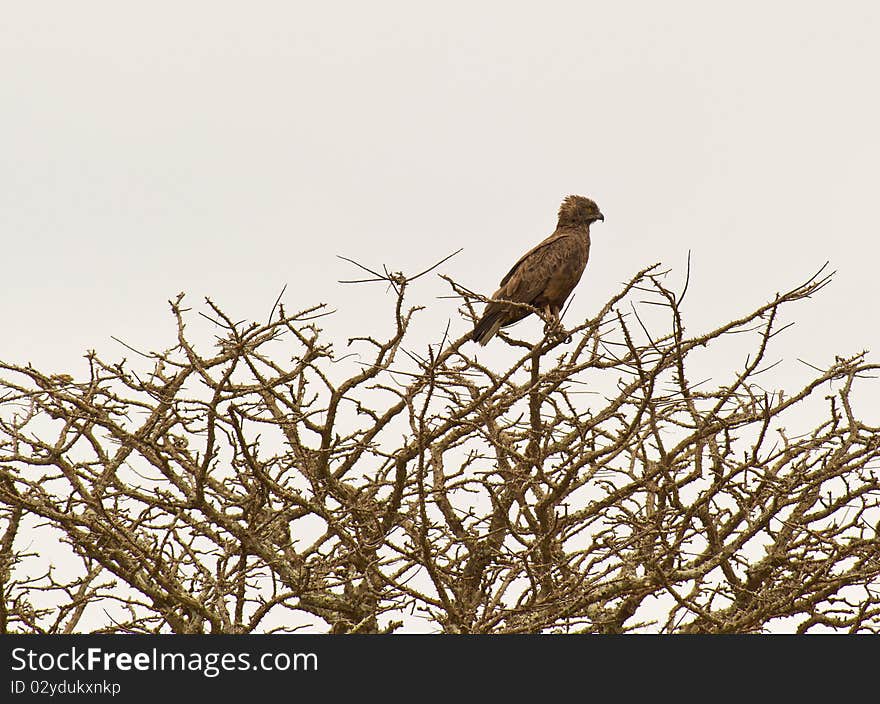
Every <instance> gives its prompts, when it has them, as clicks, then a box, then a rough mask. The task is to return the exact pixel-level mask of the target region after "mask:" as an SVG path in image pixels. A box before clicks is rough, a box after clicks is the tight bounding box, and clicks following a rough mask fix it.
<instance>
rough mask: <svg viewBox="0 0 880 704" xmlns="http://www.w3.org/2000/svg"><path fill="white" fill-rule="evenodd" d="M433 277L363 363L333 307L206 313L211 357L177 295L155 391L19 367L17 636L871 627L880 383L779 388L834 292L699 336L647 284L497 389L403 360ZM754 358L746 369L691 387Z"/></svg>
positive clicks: (11, 413) (12, 416) (9, 530)
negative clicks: (864, 412) (774, 350)
mask: <svg viewBox="0 0 880 704" xmlns="http://www.w3.org/2000/svg"><path fill="white" fill-rule="evenodd" d="M422 273H423V274H424V273H426V272H422ZM416 278H418V277H417V276H414V277H406V276H404V275H402V274H395V273H388V272H385V273H381V274H375V276H374V275H373V273H372V272H371V276H370V279H368V280H380V281H382V282H383V283H385V284H386V285H388V286H390V288H391V289H392V290H393V293H394V305H393V312H392V316H393V327H394V330H393V333H392V334H391V335H390V336H389V337H387V339H374V338H373V337H355V338H353V339H352V340H349V341H348V342H349V346H350V347H347V348H346V349H345V350H344V351H343V352H340V351H337V347H336V346H335V345H334V344H332V343H331V342H330V341H328V340H326V339H325V338H324V337H323V335H322V330H321V329H320V327H319V324H320V323H321V318H322V316H325V315H327V314H328V313H329V311H328V310H327V309H326V308H325V307H324V306H321V305H317V306H314V307H311V308H306V309H304V310H300V311H297V312H295V313H292V314H291V313H288V312H287V311H286V310H285V309H284V307H283V306H277V309H273V315H272V316H270V322H269V323H267V324H256V323H255V324H242V323H237V322H235V321H233V320H232V319H231V318H230V317H228V316H227V315H226V314H225V313H224V312H223V311H222V310H221V309H220V307H219V306H217V305H215V304H214V303H212V302H211V301H208V302H207V307H208V309H209V313H208V314H207V317H209V318H210V319H211V320H212V321H213V324H214V325H215V326H216V331H217V335H218V337H217V344H216V348H215V349H212V350H205V349H202V348H199V346H198V345H196V344H195V343H194V342H193V341H192V340H191V339H190V337H189V336H188V332H187V321H188V320H191V314H190V312H189V311H188V310H187V309H186V308H184V307H183V296H182V295H181V296H179V297H178V298H177V299H176V300H174V301H173V302H172V303H171V310H172V313H173V315H174V319H175V320H176V327H177V339H176V341H175V342H174V344H173V345H172V346H171V347H170V348H169V349H167V350H165V351H163V352H158V353H143V355H142V356H141V353H138V356H136V357H135V360H136V362H135V364H129V363H128V362H125V361H123V362H119V363H109V362H105V361H103V360H102V359H99V358H98V356H96V355H95V354H90V355H89V356H88V362H89V369H90V373H89V375H88V378H82V379H73V378H71V377H70V376H66V375H52V374H50V373H47V372H41V371H39V370H37V369H34V368H32V367H30V366H20V365H15V364H11V363H4V364H0V547H2V552H0V585H2V591H3V600H2V611H0V631H2V632H51V633H56V632H79V631H101V632H148V633H153V632H169V631H170V632H177V633H202V632H213V633H218V632H224V633H248V632H269V631H291V630H295V629H298V628H301V629H307V630H329V631H331V632H335V633H343V632H390V631H394V630H398V629H399V630H408V631H445V632H464V633H518V632H579V631H580V632H606V633H610V632H624V631H631V630H635V631H648V632H756V631H765V630H774V629H775V630H781V631H795V630H796V631H800V632H805V631H811V630H816V629H819V630H823V629H824V630H829V629H830V630H835V631H876V630H877V629H878V626H880V595H878V588H880V584H878V574H880V551H878V545H880V544H878V526H880V511H878V497H880V487H878V480H877V475H876V464H877V460H878V457H880V434H878V429H877V428H874V427H870V426H868V425H866V424H865V423H864V422H862V421H860V420H859V416H858V414H857V413H856V411H855V410H854V409H853V403H852V401H851V397H852V395H853V394H852V390H853V387H854V385H856V384H857V380H858V381H859V382H860V383H865V382H861V380H862V379H864V378H865V377H869V376H870V374H871V372H873V371H874V370H876V369H877V365H874V364H869V363H868V362H866V361H865V359H864V357H863V356H862V355H856V356H854V357H849V358H845V359H844V358H838V359H836V360H835V361H834V363H833V364H831V365H830V366H828V367H827V368H824V369H820V368H815V369H811V370H810V374H811V378H810V380H809V381H808V383H806V384H805V385H803V386H802V387H800V388H797V389H796V390H793V391H788V392H787V393H784V392H782V391H768V390H765V389H764V388H763V387H762V386H761V385H760V383H759V379H758V378H757V377H758V375H759V374H761V373H762V372H765V371H766V367H767V362H766V361H765V358H766V357H767V354H768V348H769V347H770V346H771V345H772V343H773V337H774V335H775V334H776V333H777V332H779V331H780V330H781V329H782V328H783V327H784V326H782V325H781V324H780V323H779V319H780V311H781V310H782V309H783V308H784V307H787V306H789V305H790V304H792V303H794V302H796V301H799V300H802V299H806V298H808V297H810V296H811V295H813V294H814V293H816V292H817V291H819V290H820V289H821V288H822V287H823V286H824V285H825V284H826V283H827V282H828V280H829V276H828V275H826V274H824V273H823V272H819V273H818V274H817V275H816V276H814V277H812V278H811V279H810V280H809V281H807V282H806V283H804V284H803V285H800V286H797V287H795V288H793V289H792V290H790V291H788V292H786V293H783V294H779V295H776V296H775V297H774V298H773V300H772V301H770V302H769V303H767V304H765V305H762V306H760V307H759V308H757V309H756V310H753V311H751V312H750V313H748V314H746V315H743V316H742V317H740V318H738V319H737V320H733V321H730V322H728V323H726V324H724V325H721V326H720V327H718V328H717V329H715V330H712V331H710V332H707V333H703V334H699V335H696V336H693V337H689V336H687V335H686V334H685V332H684V326H683V323H682V314H681V310H682V300H681V299H682V297H683V293H682V294H677V293H674V292H673V291H672V290H671V289H670V288H668V287H667V285H666V284H665V283H664V282H665V278H664V274H663V273H662V272H660V271H659V270H658V268H657V267H656V266H654V267H649V268H647V269H645V270H643V271H641V272H639V273H638V274H637V275H635V276H634V277H633V278H632V280H631V281H629V282H628V283H627V284H626V285H625V286H623V288H622V289H621V290H620V291H619V292H618V293H617V294H616V295H614V297H613V298H611V299H610V300H609V301H608V302H607V303H606V304H605V305H604V306H603V307H602V309H601V310H599V311H598V312H597V314H596V315H595V316H594V317H592V318H590V319H588V320H585V321H583V322H582V323H580V324H578V325H576V326H575V327H574V328H573V329H571V330H568V331H564V330H559V329H555V328H553V327H552V326H549V327H548V329H547V331H546V333H545V335H544V336H543V338H542V339H540V340H539V341H538V342H537V343H535V342H534V341H532V342H527V341H524V340H520V339H516V338H515V337H512V336H510V335H509V334H504V333H502V334H501V335H500V336H499V340H497V341H495V342H493V345H499V346H501V349H500V350H499V351H500V352H504V353H505V354H507V355H508V356H509V358H510V359H511V362H510V363H509V364H507V365H505V367H504V368H503V369H497V368H493V367H492V365H489V364H483V363H481V362H480V361H479V360H478V358H477V357H475V356H474V355H475V350H476V347H475V346H473V345H471V344H470V343H466V342H465V341H466V339H467V336H463V337H461V338H459V339H449V338H448V337H447V336H445V335H441V334H440V333H442V331H440V333H438V335H437V338H438V339H437V340H436V342H435V343H434V344H431V345H422V346H421V348H417V347H415V346H413V345H412V344H411V343H409V341H408V338H407V332H408V330H409V329H410V326H411V322H412V320H413V315H414V314H415V313H416V312H417V310H418V308H408V307H407V304H406V299H407V294H408V291H409V290H410V287H411V284H412V283H413V281H414V280H415V279H416ZM447 281H448V282H449V285H450V286H451V289H452V291H453V292H454V294H455V295H456V296H459V297H460V298H461V311H462V315H464V316H465V317H466V318H467V319H469V320H473V319H474V318H475V316H476V313H477V311H476V309H475V308H474V306H475V305H477V304H478V303H479V301H480V297H478V296H476V295H474V294H472V293H471V292H469V291H467V290H466V289H464V288H463V287H461V286H460V285H458V284H456V283H455V282H453V281H451V280H448V279H447ZM685 288H686V287H685ZM645 298H646V299H647V300H639V299H645ZM649 306H650V308H649ZM276 310H277V315H274V314H275V313H276ZM533 312H535V313H536V314H537V315H541V312H540V311H533ZM651 315H653V318H652V321H653V322H649V321H647V318H646V316H651ZM658 320H659V321H660V323H662V325H663V330H664V331H665V332H664V333H663V334H659V335H658V334H653V333H651V332H650V330H649V328H650V327H652V326H654V327H656V326H657V325H656V324H655V323H656V321H658ZM733 335H736V336H737V339H739V340H743V339H748V340H749V341H750V342H751V345H752V351H751V353H750V355H749V357H748V359H747V360H746V363H745V364H744V366H743V367H742V368H740V369H736V370H733V371H730V372H728V373H726V374H718V375H716V376H717V377H718V378H715V379H714V380H711V381H710V380H700V381H699V382H698V383H697V382H694V380H692V379H691V378H690V374H691V372H690V370H691V369H692V368H693V365H694V358H695V356H698V355H699V354H700V353H701V351H703V350H705V349H706V348H713V347H715V346H716V345H719V344H722V343H723V342H724V341H726V340H729V339H732V338H731V336H733ZM505 345H506V347H505ZM350 348H354V349H357V350H359V351H360V355H361V356H360V357H359V358H358V359H357V360H355V359H351V358H346V354H347V353H348V352H349V350H350ZM143 357H146V360H144V358H143ZM138 365H140V366H138ZM139 370H145V371H139ZM343 371H345V373H343ZM722 377H723V378H722ZM761 378H763V377H761ZM793 425H794V426H800V429H797V428H795V429H791V428H792V426H793ZM787 428H788V429H787ZM49 563H51V565H50V564H49Z"/></svg>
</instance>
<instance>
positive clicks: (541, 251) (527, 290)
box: [493, 233, 576, 303]
mask: <svg viewBox="0 0 880 704" xmlns="http://www.w3.org/2000/svg"><path fill="white" fill-rule="evenodd" d="M572 245H573V242H572V241H571V238H570V237H569V236H568V235H567V234H565V233H560V234H554V235H552V236H551V237H548V238H547V239H546V240H544V241H543V242H541V244H539V245H538V246H537V247H535V248H533V249H531V250H529V251H528V252H527V253H526V254H525V255H524V256H523V257H522V258H521V259H520V260H519V261H518V262H517V263H516V264H515V265H514V267H513V268H512V269H511V270H510V272H509V273H508V274H507V276H505V277H504V278H503V279H502V280H501V287H500V288H499V289H498V291H497V292H496V293H495V295H494V296H493V298H501V299H505V300H508V301H516V302H518V303H531V302H532V301H534V300H535V299H536V298H537V297H538V296H539V295H540V294H542V293H543V292H544V291H545V290H546V289H547V287H548V285H549V284H550V281H551V279H552V278H553V276H554V275H559V273H560V271H561V267H560V265H561V263H562V262H563V261H565V260H566V259H567V258H568V257H570V256H573V255H576V253H575V252H574V251H573V248H572Z"/></svg>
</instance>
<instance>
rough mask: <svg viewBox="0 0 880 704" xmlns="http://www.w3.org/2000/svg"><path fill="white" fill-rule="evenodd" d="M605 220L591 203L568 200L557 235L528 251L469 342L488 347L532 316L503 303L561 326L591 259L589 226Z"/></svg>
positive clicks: (505, 280)
mask: <svg viewBox="0 0 880 704" xmlns="http://www.w3.org/2000/svg"><path fill="white" fill-rule="evenodd" d="M597 220H602V221H603V222H604V221H605V217H604V216H603V215H602V213H601V211H600V210H599V206H598V205H596V204H595V203H594V202H593V201H591V200H590V199H589V198H584V197H583V196H568V197H567V198H566V199H565V200H564V201H562V205H561V206H560V207H559V223H558V224H557V225H556V231H555V232H554V233H553V234H552V235H550V236H549V237H548V238H547V239H545V240H544V241H543V242H541V243H540V244H539V245H538V246H537V247H534V248H532V249H530V250H529V251H528V252H526V253H525V254H524V255H523V256H522V257H521V258H520V260H519V261H518V262H517V263H516V264H514V265H513V268H512V269H511V270H510V271H508V272H507V275H506V276H505V277H504V278H503V279H501V283H500V284H499V286H500V288H499V289H498V290H497V291H496V292H495V293H493V294H492V300H491V301H490V302H489V303H488V304H486V310H485V311H483V317H482V318H480V320H479V321H478V322H477V324H476V325H475V326H474V332H473V334H472V335H471V339H472V340H473V341H474V342H479V343H480V344H481V345H485V344H486V343H487V342H489V340H491V339H492V338H493V337H494V336H495V333H497V332H498V330H499V329H500V328H502V327H506V326H507V325H511V324H513V323H516V322H518V321H520V320H522V319H523V318H525V317H526V316H527V315H528V314H529V313H530V312H531V311H530V310H529V309H528V308H526V307H524V306H514V305H510V304H509V303H505V301H513V302H515V303H527V304H528V305H530V306H532V307H534V308H537V309H539V310H542V311H544V313H545V314H546V315H547V317H548V318H549V319H551V320H555V321H556V322H557V323H558V321H559V311H560V310H562V305H563V304H564V303H565V299H566V298H568V296H569V294H571V292H572V290H573V289H574V287H575V286H576V285H577V282H578V281H580V278H581V274H583V273H584V268H585V267H586V266H587V259H589V256H590V225H591V224H592V223H594V222H596V221H597Z"/></svg>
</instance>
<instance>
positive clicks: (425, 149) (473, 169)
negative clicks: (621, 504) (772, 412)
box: [0, 0, 880, 375]
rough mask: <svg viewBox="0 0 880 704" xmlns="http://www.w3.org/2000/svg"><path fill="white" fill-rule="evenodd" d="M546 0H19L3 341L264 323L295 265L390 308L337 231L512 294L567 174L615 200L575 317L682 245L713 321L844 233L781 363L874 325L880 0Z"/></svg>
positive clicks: (316, 287) (344, 323)
mask: <svg viewBox="0 0 880 704" xmlns="http://www.w3.org/2000/svg"><path fill="white" fill-rule="evenodd" d="M528 5H529V6H528V7H526V4H525V3H522V4H515V3H479V2H477V3H474V2H467V3H444V4H443V5H442V6H440V5H437V4H432V5H431V6H430V7H429V6H428V5H427V4H425V3H411V2H397V3H392V2H370V3H353V2H351V3H298V2H257V3H247V4H245V3H231V2H217V1H216V0H214V1H212V2H184V3H181V2H165V1H154V2H150V3H146V4H145V3H121V2H116V1H114V2H93V1H89V0H80V1H79V2H76V3H69V2H30V3H21V2H3V3H2V6H3V13H2V16H3V21H2V23H0V232H2V238H3V239H2V242H3V249H2V253H3V255H2V259H0V261H2V271H3V290H4V294H5V295H4V296H2V300H0V316H2V320H3V334H2V337H0V358H2V359H4V360H6V361H11V362H21V363H23V362H28V361H30V362H33V363H34V364H35V365H37V366H39V367H41V368H43V369H45V370H46V371H55V372H59V373H62V372H67V373H73V374H81V373H83V372H84V371H85V362H84V361H83V359H82V355H83V353H84V352H85V350H87V349H89V348H96V349H97V350H98V351H99V352H101V353H102V354H103V355H104V356H105V357H107V358H117V357H120V356H123V355H128V356H130V354H129V353H128V352H126V351H124V350H123V349H122V348H121V347H120V346H119V345H118V344H117V343H115V342H113V341H112V340H111V339H110V336H111V335H114V336H117V337H119V338H122V339H124V340H126V341H127V342H130V343H131V344H133V345H135V346H139V347H144V348H148V349H158V348H160V347H164V346H166V345H170V344H172V343H173V336H174V330H173V326H172V320H171V317H170V315H169V311H168V306H167V303H166V301H167V300H168V299H169V298H171V297H173V296H174V295H175V294H176V293H177V292H178V291H186V292H187V293H188V294H189V296H190V298H189V300H190V302H191V304H193V305H195V306H197V307H198V308H201V309H203V306H200V305H199V302H200V300H201V298H202V297H203V296H206V295H208V296H211V297H212V298H213V299H214V300H216V301H217V302H218V303H220V304H221V305H222V306H223V307H224V308H226V309H227V310H228V311H229V313H230V314H231V315H232V316H233V317H236V318H247V319H257V320H265V318H266V316H267V315H268V312H269V309H270V308H271V305H272V303H273V301H274V300H275V297H276V296H277V294H278V292H279V291H280V290H281V287H282V286H283V285H284V284H285V283H286V284H288V289H287V293H286V295H285V299H284V300H285V302H286V304H287V306H288V308H289V309H294V308H298V307H304V306H306V305H309V304H312V303H318V302H327V303H328V304H330V305H331V306H332V307H334V308H337V309H338V311H339V312H338V314H337V315H336V316H335V318H334V319H332V320H330V321H328V322H327V325H326V327H327V329H328V332H329V333H330V334H332V335H334V336H336V337H337V339H342V337H343V336H345V335H353V334H364V333H375V334H379V333H381V332H383V331H384V330H386V329H387V322H388V314H389V310H388V299H387V297H386V294H385V292H384V291H383V290H382V288H381V286H374V287H373V288H365V287H347V286H341V285H339V284H337V283H336V280H337V279H342V278H352V277H354V276H357V273H358V272H357V271H356V270H354V269H353V268H352V267H350V266H349V265H347V264H345V263H344V262H341V261H340V260H338V259H336V258H335V255H337V254H343V255H346V256H349V257H352V258H355V259H357V260H359V261H362V262H364V263H365V264H368V265H371V266H380V265H381V264H383V263H384V264H387V265H388V266H389V267H391V268H392V269H395V270H398V269H399V270H403V271H408V272H415V271H417V270H420V269H421V268H424V267H425V266H428V265H430V264H431V263H433V262H435V261H436V260H438V259H440V258H442V257H443V256H445V255H446V254H449V253H450V252H452V251H454V250H455V249H458V248H459V247H464V251H463V252H462V253H461V254H459V255H458V256H457V257H455V258H454V259H453V260H451V261H450V262H449V263H448V264H446V265H444V266H443V267H442V269H441V271H444V272H445V273H448V274H450V275H452V276H454V277H455V278H456V279H458V280H459V281H460V282H461V283H463V284H465V285H466V286H468V287H470V288H473V289H475V290H479V291H482V292H484V293H486V294H490V293H491V292H492V291H493V290H494V289H495V286H496V284H497V282H498V280H499V279H500V278H501V276H502V275H503V274H504V273H505V272H506V271H507V269H508V268H509V266H510V265H511V264H512V263H513V262H514V261H515V260H516V258H517V257H518V256H519V255H520V254H522V252H524V251H525V250H526V249H528V248H529V247H531V246H532V245H533V244H535V243H536V242H538V241H539V240H540V239H542V238H543V237H544V236H546V235H547V234H549V233H550V232H551V231H552V229H553V227H554V226H555V213H556V209H557V208H558V205H559V202H560V200H561V199H562V197H563V196H565V195H567V194H569V193H579V194H583V195H587V196H590V197H592V198H594V199H595V200H596V201H597V202H598V203H599V205H600V207H601V208H602V210H603V212H604V213H605V216H606V222H605V223H604V224H599V225H597V226H596V227H594V234H593V251H592V258H591V262H590V264H589V266H588V268H587V272H586V274H585V275H584V279H583V281H582V283H581V285H580V286H579V287H578V289H576V294H577V295H576V298H575V301H574V303H573V306H572V309H571V310H570V311H569V316H570V317H569V320H571V321H576V320H580V319H583V318H584V317H585V316H587V315H590V314H592V313H594V312H595V311H596V310H597V307H598V306H599V305H600V304H601V303H602V302H604V301H605V300H606V299H607V298H608V297H609V296H611V295H612V294H613V293H614V292H615V291H616V290H617V289H618V288H619V286H620V283H621V282H622V281H624V280H625V279H628V278H629V277H630V276H631V275H632V274H633V273H634V272H635V271H636V270H638V269H639V268H641V267H643V266H644V265H646V264H649V263H652V262H654V261H662V262H664V263H665V264H666V265H669V266H671V267H673V269H674V273H673V276H674V277H678V278H677V279H674V280H679V281H680V280H681V279H682V278H683V272H684V265H685V260H686V256H687V251H688V250H689V249H690V250H691V251H692V257H693V273H692V279H691V288H690V292H689V297H688V300H687V303H686V309H685V310H686V314H687V321H688V322H689V330H690V331H691V332H699V331H701V330H705V329H707V328H709V327H710V326H711V327H714V326H716V325H717V324H720V323H721V322H724V321H725V320H727V319H728V318H730V317H732V316H734V315H736V314H739V313H743V312H745V311H746V310H749V309H751V308H752V307H754V306H756V305H757V304H759V303H761V302H763V301H764V300H766V299H767V298H768V297H769V296H770V295H772V294H773V293H774V292H775V291H777V290H780V289H783V288H787V287H789V286H790V285H793V284H795V283H797V282H799V281H801V280H803V279H805V278H807V277H808V275H809V274H811V273H812V272H813V271H814V270H816V269H818V267H819V266H820V265H821V264H822V263H823V262H824V261H825V260H826V259H830V260H831V263H832V266H833V267H834V268H836V269H837V270H838V272H839V273H838V275H837V278H836V280H835V282H834V283H833V285H832V287H831V288H829V289H826V290H825V291H824V292H823V293H822V294H821V295H820V296H819V297H818V298H817V299H816V300H815V301H813V302H809V303H805V304H801V305H800V307H799V308H797V309H796V311H795V312H796V315H794V316H793V318H794V319H797V320H798V321H799V324H798V326H797V327H796V328H795V329H793V330H790V331H788V332H787V333H786V334H785V335H784V336H782V337H781V338H779V339H778V343H777V346H776V348H775V350H776V351H777V355H776V356H775V357H773V358H772V359H774V360H775V358H778V357H780V356H781V357H784V358H785V359H786V362H785V364H786V365H787V367H786V366H783V367H781V368H780V370H779V371H780V373H782V374H783V375H784V374H785V371H784V370H785V369H786V368H788V369H792V370H793V369H794V368H795V367H796V366H798V363H797V362H796V361H795V358H796V357H798V356H800V357H804V358H807V359H809V360H810V361H812V362H814V363H817V364H824V363H827V362H829V361H830V360H831V359H832V358H833V355H834V354H849V353H852V352H855V351H858V350H860V349H864V348H874V349H876V348H878V347H880V344H878V343H880V330H878V328H877V327H876V326H875V325H874V320H875V315H874V308H875V305H876V301H877V299H878V292H880V278H878V276H877V254H878V245H877V238H878V227H877V221H876V208H877V204H878V186H880V174H878V164H880V136H878V124H880V93H878V90H877V87H876V86H877V81H878V68H880V42H878V39H877V38H878V37H880V6H878V5H877V4H876V3H873V2H846V3H837V4H835V5H834V6H833V7H832V6H831V5H829V4H828V3H811V2H774V3H768V2H740V3H737V4H736V5H730V4H726V5H723V6H722V5H721V4H720V3H703V2H674V3H669V2H667V3H650V2H634V3H613V4H612V3H605V2H602V3H600V2H593V3H588V2H571V3H547V2H545V3H540V4H537V3H529V4H528ZM423 286H424V288H423V289H421V291H422V293H419V289H417V290H416V291H415V292H414V299H413V300H414V302H419V303H423V304H428V305H429V309H428V310H427V311H426V312H425V313H424V314H423V316H424V317H423V320H424V321H426V323H427V324H428V327H427V328H426V330H427V331H428V332H427V333H426V334H427V335H429V336H431V337H434V336H433V334H432V332H431V331H432V330H436V332H437V334H436V338H438V339H439V337H440V335H441V334H442V329H443V328H444V327H445V324H446V321H447V319H448V318H449V316H450V313H451V312H452V311H453V307H452V304H451V303H450V302H448V301H440V300H436V299H435V298H434V296H436V295H437V294H438V293H441V292H442V288H441V287H440V285H439V284H438V283H430V282H429V283H423ZM528 325H531V326H533V329H532V330H531V331H530V328H529V327H527V326H528ZM465 330H466V325H465V323H464V321H461V320H457V319H454V321H453V327H452V333H453V334H454V335H458V334H461V333H463V332H464V331H465ZM517 332H518V333H522V334H523V335H524V336H528V335H529V334H532V335H533V336H534V335H537V334H538V333H539V325H538V323H536V322H531V323H526V324H523V325H522V326H520V327H519V328H518V329H517ZM427 341H428V340H425V342H426V343H427ZM494 353H495V352H493V350H492V348H491V347H490V348H488V349H487V350H486V351H482V352H481V353H480V354H481V355H482V356H483V357H484V358H485V359H491V355H492V354H494ZM737 361H738V362H739V361H740V360H737Z"/></svg>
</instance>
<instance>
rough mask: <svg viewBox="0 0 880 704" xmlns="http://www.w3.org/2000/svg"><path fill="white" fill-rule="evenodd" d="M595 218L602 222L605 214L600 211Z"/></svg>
mask: <svg viewBox="0 0 880 704" xmlns="http://www.w3.org/2000/svg"><path fill="white" fill-rule="evenodd" d="M596 220H601V221H602V222H605V216H604V215H602V213H599V215H598V216H597V217H596Z"/></svg>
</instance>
